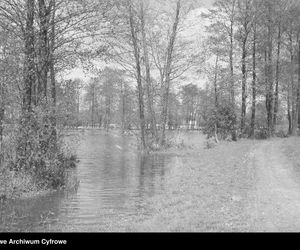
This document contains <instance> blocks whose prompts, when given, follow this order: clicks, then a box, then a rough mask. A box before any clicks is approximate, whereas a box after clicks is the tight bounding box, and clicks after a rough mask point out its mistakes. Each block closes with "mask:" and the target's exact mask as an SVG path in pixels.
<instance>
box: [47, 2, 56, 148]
mask: <svg viewBox="0 0 300 250" xmlns="http://www.w3.org/2000/svg"><path fill="white" fill-rule="evenodd" d="M55 15H56V0H52V18H51V38H50V48H49V68H50V85H51V101H52V102H51V103H52V110H51V112H52V115H51V128H52V129H51V130H52V134H51V137H52V143H53V145H55V144H56V141H57V132H56V102H57V101H56V82H55V81H56V80H55V68H54V65H55V58H54V50H55Z"/></svg>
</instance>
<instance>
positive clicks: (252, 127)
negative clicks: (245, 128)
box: [250, 23, 256, 138]
mask: <svg viewBox="0 0 300 250" xmlns="http://www.w3.org/2000/svg"><path fill="white" fill-rule="evenodd" d="M252 60H253V61H252V107H251V111H252V114H251V132H250V137H251V138H254V130H255V115H256V23H255V24H254V29H253V51H252Z"/></svg>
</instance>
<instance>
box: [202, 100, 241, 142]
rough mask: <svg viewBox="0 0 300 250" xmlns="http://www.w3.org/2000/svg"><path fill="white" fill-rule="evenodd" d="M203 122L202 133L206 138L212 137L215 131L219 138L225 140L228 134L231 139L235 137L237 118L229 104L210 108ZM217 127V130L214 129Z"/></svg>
mask: <svg viewBox="0 0 300 250" xmlns="http://www.w3.org/2000/svg"><path fill="white" fill-rule="evenodd" d="M208 117H209V118H208V120H207V121H206V123H205V127H204V133H205V134H207V136H208V138H210V137H213V136H214V135H215V133H216V132H217V134H218V135H220V138H221V139H223V140H225V139H226V138H227V137H228V136H229V135H230V136H231V137H232V139H233V140H236V138H235V131H236V122H237V118H236V115H235V112H234V110H233V108H232V106H230V105H225V106H219V107H218V108H215V109H212V110H211V111H210V114H209V116H208ZM216 129H217V131H215V130H216Z"/></svg>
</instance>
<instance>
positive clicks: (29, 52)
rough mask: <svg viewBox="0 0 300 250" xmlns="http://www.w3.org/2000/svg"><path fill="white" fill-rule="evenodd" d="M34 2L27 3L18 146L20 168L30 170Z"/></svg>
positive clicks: (33, 82)
mask: <svg viewBox="0 0 300 250" xmlns="http://www.w3.org/2000/svg"><path fill="white" fill-rule="evenodd" d="M34 2H35V1H34V0H27V1H26V28H25V33H24V42H25V51H24V54H25V58H24V89H23V103H22V116H21V120H20V137H19V138H18V145H17V161H18V168H25V169H27V168H29V167H31V164H30V161H31V159H30V156H31V152H30V151H31V138H30V132H35V130H33V128H32V118H33V115H32V111H33V109H32V104H33V100H32V90H33V89H34V88H35V60H34V59H35V49H34V45H35V35H34V12H35V10H34V7H35V4H34Z"/></svg>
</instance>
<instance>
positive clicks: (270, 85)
mask: <svg viewBox="0 0 300 250" xmlns="http://www.w3.org/2000/svg"><path fill="white" fill-rule="evenodd" d="M272 32H273V28H272V4H271V3H268V24H267V41H268V44H267V96H266V107H267V125H268V135H269V136H272V135H273V111H274V110H273V101H274V100H273V65H272V53H273V41H272V40H273V38H272Z"/></svg>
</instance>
